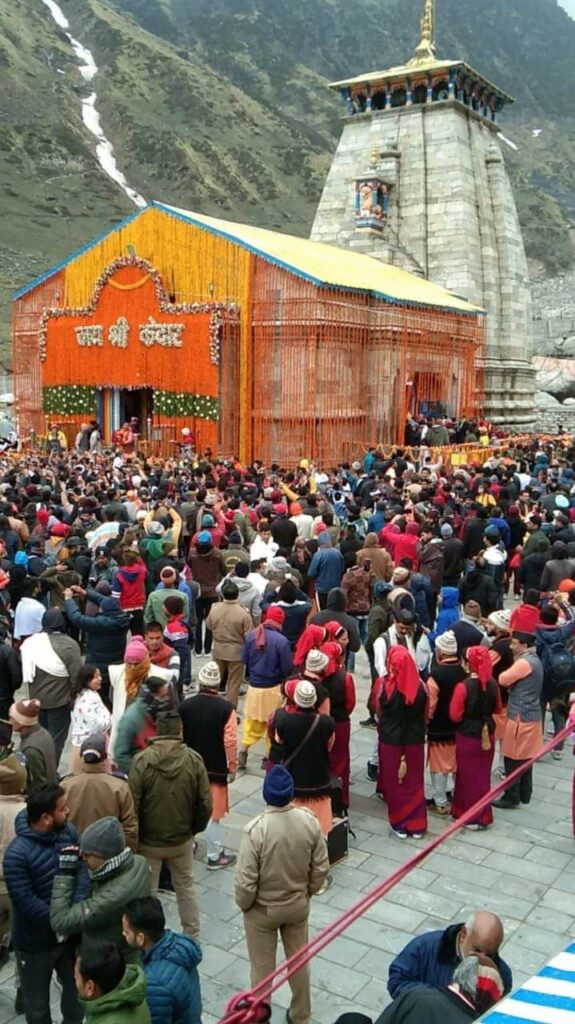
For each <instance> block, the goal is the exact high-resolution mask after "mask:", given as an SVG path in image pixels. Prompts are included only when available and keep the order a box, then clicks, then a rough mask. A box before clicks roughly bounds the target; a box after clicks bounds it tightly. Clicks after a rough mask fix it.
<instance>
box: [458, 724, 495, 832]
mask: <svg viewBox="0 0 575 1024" xmlns="http://www.w3.org/2000/svg"><path fill="white" fill-rule="evenodd" d="M494 749H495V743H494V740H493V738H492V739H491V745H490V748H489V750H483V749H482V747H481V740H480V739H474V738H473V737H472V736H462V735H461V734H460V733H457V738H456V741H455V756H456V759H457V775H456V776H455V788H454V790H453V803H452V804H451V814H452V817H454V818H460V817H461V815H462V814H465V812H466V811H468V810H469V808H470V807H473V804H476V803H477V801H478V800H481V797H482V796H485V795H486V794H487V793H488V792H489V790H490V789H491V766H492V764H493V751H494ZM492 821H493V811H492V810H491V804H488V805H487V806H486V807H484V808H483V810H482V811H480V812H479V814H476V815H475V817H474V818H472V819H471V821H469V822H468V824H469V825H491V823H492Z"/></svg>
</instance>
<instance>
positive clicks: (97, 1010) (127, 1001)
mask: <svg viewBox="0 0 575 1024" xmlns="http://www.w3.org/2000/svg"><path fill="white" fill-rule="evenodd" d="M79 1002H80V1005H81V1006H82V1007H83V1009H84V1014H85V1017H86V1024H150V1021H151V1017H150V1011H149V1008H148V1006H147V1003H146V978H145V975H144V972H143V970H142V968H141V967H137V966H136V964H128V966H127V967H126V973H125V974H124V977H123V978H122V980H121V982H120V984H119V985H117V986H116V988H113V989H112V991H111V992H108V993H107V995H105V996H100V997H99V999H80V1000H79ZM168 1020H169V1018H167V1017H165V1018H164V1022H165V1024H168Z"/></svg>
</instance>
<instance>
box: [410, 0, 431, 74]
mask: <svg viewBox="0 0 575 1024" xmlns="http://www.w3.org/2000/svg"><path fill="white" fill-rule="evenodd" d="M433 8H434V3H433V0H425V5H424V8H423V15H422V18H421V38H420V40H419V43H418V45H417V47H416V49H415V57H414V58H413V59H412V60H410V62H409V64H410V66H413V65H416V64H425V63H427V62H428V61H430V60H435V43H434V41H433V14H434V9H433Z"/></svg>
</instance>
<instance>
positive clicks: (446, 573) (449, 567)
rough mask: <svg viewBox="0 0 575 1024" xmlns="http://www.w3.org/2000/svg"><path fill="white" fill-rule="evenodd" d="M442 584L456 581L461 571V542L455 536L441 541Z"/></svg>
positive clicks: (445, 584)
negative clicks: (442, 558)
mask: <svg viewBox="0 0 575 1024" xmlns="http://www.w3.org/2000/svg"><path fill="white" fill-rule="evenodd" d="M443 557H444V562H443V585H444V586H450V585H451V584H452V583H453V582H457V581H458V580H459V577H460V576H461V573H462V572H463V543H462V541H460V540H459V539H458V538H457V537H450V538H449V539H448V540H446V541H444V542H443Z"/></svg>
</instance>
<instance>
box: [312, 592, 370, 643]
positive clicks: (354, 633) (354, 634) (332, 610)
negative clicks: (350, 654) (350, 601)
mask: <svg viewBox="0 0 575 1024" xmlns="http://www.w3.org/2000/svg"><path fill="white" fill-rule="evenodd" d="M311 621H312V623H313V624H314V626H325V624H326V622H339V624H340V626H343V628H344V629H345V630H346V632H347V635H348V637H349V650H350V651H354V652H356V651H359V649H360V647H361V640H360V638H359V629H358V628H357V622H356V621H355V619H354V618H353V617H352V616H351V615H348V614H347V612H346V611H345V594H344V592H343V590H341V588H340V587H334V588H333V589H332V590H330V592H329V594H328V595H327V603H326V607H325V609H324V611H322V612H316V614H315V615H314V616H313V618H312V620H311Z"/></svg>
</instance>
